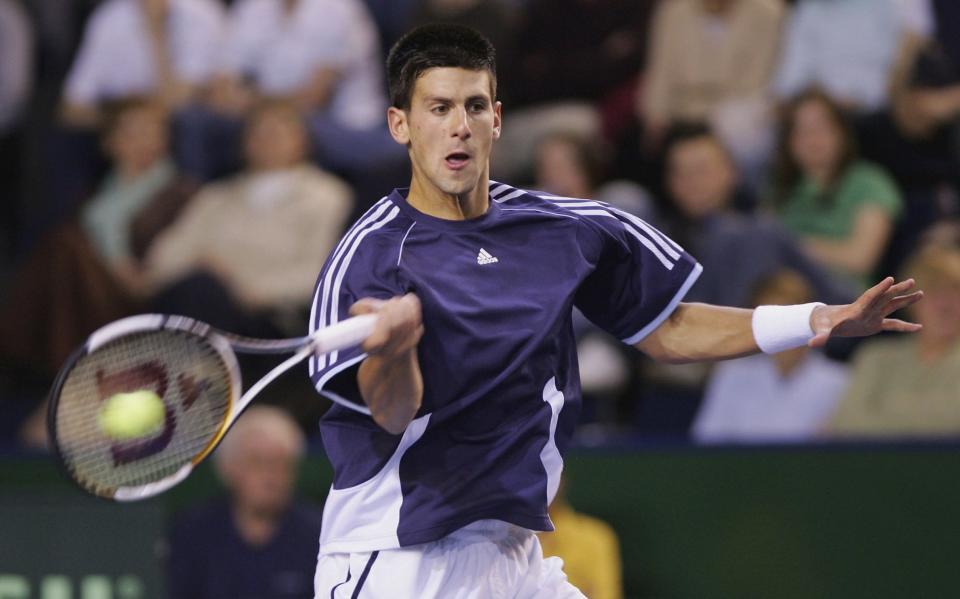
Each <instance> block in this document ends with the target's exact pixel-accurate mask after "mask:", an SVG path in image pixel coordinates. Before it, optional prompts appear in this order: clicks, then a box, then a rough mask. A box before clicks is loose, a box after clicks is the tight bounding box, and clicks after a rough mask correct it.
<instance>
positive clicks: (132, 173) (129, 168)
mask: <svg viewBox="0 0 960 599" xmlns="http://www.w3.org/2000/svg"><path fill="white" fill-rule="evenodd" d="M158 163H159V160H157V161H154V162H151V163H150V164H146V165H142V164H120V165H117V170H116V172H117V177H118V178H119V179H120V180H121V181H133V180H135V179H137V178H138V177H142V176H143V175H144V174H146V173H148V172H150V170H151V169H152V168H153V167H155V166H156V165H157V164H158Z"/></svg>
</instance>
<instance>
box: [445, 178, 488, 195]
mask: <svg viewBox="0 0 960 599" xmlns="http://www.w3.org/2000/svg"><path fill="white" fill-rule="evenodd" d="M479 184H480V177H471V178H470V179H468V180H464V181H449V182H445V183H443V184H441V185H438V186H437V187H439V188H440V191H442V192H443V193H445V194H448V195H452V196H461V195H464V194H467V193H470V192H471V191H473V190H474V189H476V188H477V185H479Z"/></svg>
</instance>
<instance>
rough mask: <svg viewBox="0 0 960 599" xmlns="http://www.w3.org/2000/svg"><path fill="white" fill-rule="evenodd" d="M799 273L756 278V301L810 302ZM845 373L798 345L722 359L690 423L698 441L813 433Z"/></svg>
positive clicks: (790, 438)
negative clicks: (794, 347)
mask: <svg viewBox="0 0 960 599" xmlns="http://www.w3.org/2000/svg"><path fill="white" fill-rule="evenodd" d="M811 297H812V291H811V288H810V285H809V284H808V283H807V281H806V280H805V279H804V278H803V277H802V276H801V275H799V274H798V273H796V272H794V271H790V270H783V271H780V272H779V273H777V274H775V275H773V276H772V277H770V278H769V279H767V280H766V281H765V282H764V283H761V284H760V286H759V287H758V290H757V292H756V294H755V296H754V299H755V300H756V304H757V305H761V304H792V303H804V302H809V301H810V298H811ZM848 377H849V375H848V373H847V370H846V368H845V367H844V366H841V365H840V364H838V363H836V362H832V361H830V360H828V359H827V358H825V357H824V356H823V355H822V354H820V353H818V352H815V351H812V350H810V348H808V347H800V348H797V349H792V350H789V351H785V352H781V353H779V354H774V355H766V354H760V355H756V356H750V357H747V358H741V359H739V360H731V361H729V362H724V363H722V364H720V365H718V366H717V367H716V369H715V370H714V371H713V374H712V375H711V378H710V381H709V382H708V384H707V391H706V394H705V396H704V399H703V404H702V405H701V407H700V411H699V413H698V414H697V418H696V420H695V422H694V424H693V430H692V435H693V438H694V439H695V440H696V441H697V442H699V443H721V442H734V443H751V442H796V441H806V440H810V439H811V438H813V437H815V436H816V435H817V434H818V433H819V431H820V430H821V429H822V428H823V426H824V424H825V423H826V421H827V419H829V418H830V416H831V414H832V413H833V411H834V409H835V408H836V405H837V402H838V401H839V399H840V396H841V395H842V394H843V392H844V390H845V388H846V384H847V380H848Z"/></svg>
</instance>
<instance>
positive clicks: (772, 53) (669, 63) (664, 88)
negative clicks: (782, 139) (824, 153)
mask: <svg viewBox="0 0 960 599" xmlns="http://www.w3.org/2000/svg"><path fill="white" fill-rule="evenodd" d="M783 15H784V5H783V2H782V0H673V1H671V2H662V3H660V5H659V9H658V11H657V13H656V16H655V18H654V21H653V29H652V41H651V45H650V56H649V58H648V61H647V65H646V68H645V73H644V77H643V79H642V82H641V89H640V93H639V94H638V96H637V100H638V106H637V110H638V116H639V117H640V120H641V122H642V123H643V124H644V129H645V132H644V134H645V138H646V145H647V146H648V147H649V148H658V147H659V146H660V144H661V142H662V141H663V139H664V135H665V134H666V133H667V131H668V129H669V128H670V126H671V125H672V124H674V123H677V122H689V121H694V122H710V123H712V124H713V126H714V128H715V129H716V130H717V131H718V133H719V134H720V135H721V137H723V139H724V141H725V143H726V144H727V146H728V147H730V148H731V152H732V154H733V155H734V156H735V157H736V158H737V161H738V163H740V164H741V165H742V166H743V165H746V166H748V167H749V168H751V169H754V168H759V167H758V166H756V164H757V163H760V162H763V160H764V157H765V155H766V153H767V150H768V146H769V139H768V138H769V131H770V129H771V126H770V119H769V108H770V106H769V98H768V89H769V82H770V79H771V77H772V76H773V72H774V67H775V65H776V60H777V56H778V52H779V46H780V31H781V21H782V19H783Z"/></svg>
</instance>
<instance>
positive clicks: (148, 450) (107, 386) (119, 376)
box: [96, 361, 210, 466]
mask: <svg viewBox="0 0 960 599" xmlns="http://www.w3.org/2000/svg"><path fill="white" fill-rule="evenodd" d="M96 376H97V395H98V397H99V398H100V402H104V401H106V400H107V398H109V397H112V396H113V395H116V394H117V393H129V392H132V391H139V390H142V389H153V391H154V392H155V393H156V394H157V395H158V396H159V397H160V399H161V400H162V401H163V406H164V418H163V430H161V431H160V432H159V433H157V434H156V435H153V436H151V437H149V438H147V439H134V440H131V441H117V442H115V443H113V444H112V445H111V446H110V454H111V455H112V456H113V465H114V466H121V465H123V464H129V463H131V462H136V461H138V460H143V459H145V458H148V457H150V456H153V455H156V454H158V453H160V452H161V451H163V450H164V449H166V448H167V446H168V445H170V441H171V440H173V434H174V432H175V431H176V428H177V414H176V411H175V410H174V409H173V407H172V406H171V405H170V402H168V401H167V398H166V395H167V390H168V387H169V380H170V377H169V376H168V373H167V369H166V368H165V367H164V366H163V365H161V364H159V363H158V362H154V361H150V362H144V363H143V364H139V365H137V366H133V367H130V368H126V369H124V370H120V371H117V372H113V373H110V374H105V373H104V372H103V370H97V375H96ZM209 386H210V382H209V381H206V380H202V381H199V382H198V381H197V380H196V379H195V378H194V377H193V376H190V375H186V374H180V375H179V376H178V377H177V388H178V389H179V391H180V397H181V398H182V399H181V406H182V408H183V410H185V411H186V410H189V409H190V408H191V407H193V404H194V403H195V402H196V401H197V399H199V398H200V395H201V394H202V393H203V392H204V391H206V390H207V389H208V388H209Z"/></svg>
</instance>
